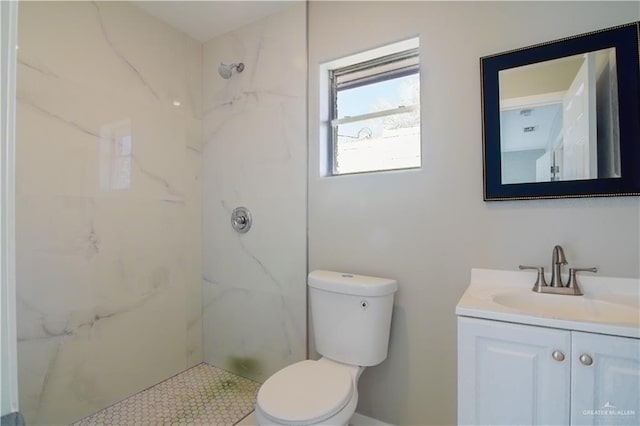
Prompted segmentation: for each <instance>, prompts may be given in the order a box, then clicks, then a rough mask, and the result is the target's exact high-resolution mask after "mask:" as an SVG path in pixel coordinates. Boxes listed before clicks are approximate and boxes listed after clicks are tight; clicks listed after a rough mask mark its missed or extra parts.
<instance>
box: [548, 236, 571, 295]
mask: <svg viewBox="0 0 640 426" xmlns="http://www.w3.org/2000/svg"><path fill="white" fill-rule="evenodd" d="M566 264H567V258H566V257H564V250H562V247H560V246H555V247H554V248H553V253H552V254H551V282H550V283H549V287H564V285H563V284H562V265H566Z"/></svg>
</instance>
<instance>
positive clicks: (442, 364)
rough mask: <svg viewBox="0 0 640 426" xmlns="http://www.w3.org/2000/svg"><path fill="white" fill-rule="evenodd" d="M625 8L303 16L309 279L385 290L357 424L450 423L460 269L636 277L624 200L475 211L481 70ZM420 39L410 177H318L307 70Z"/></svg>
mask: <svg viewBox="0 0 640 426" xmlns="http://www.w3.org/2000/svg"><path fill="white" fill-rule="evenodd" d="M639 17H640V9H639V8H638V5H637V3H634V2H626V3H619V4H613V3H611V2H602V3H597V2H588V3H577V2H566V3H565V2H553V3H542V2H540V3H538V2H532V3H524V2H499V3H481V2H478V3H460V2H442V3H441V2H407V3H401V2H370V3H367V4H366V7H364V6H363V3H361V2H311V3H310V5H309V75H310V78H309V142H310V144H309V219H308V221H309V269H310V270H313V269H317V268H327V269H336V270H342V271H350V272H355V273H365V274H372V275H380V276H386V277H393V278H397V279H398V280H399V283H400V290H399V291H398V293H397V297H396V306H395V310H394V317H393V325H392V337H391V343H390V351H389V357H388V359H387V360H386V361H385V362H384V363H382V364H381V365H379V366H377V367H372V368H369V369H367V370H366V371H365V373H364V375H363V377H362V379H361V381H360V403H359V407H358V411H359V412H361V413H363V414H366V415H369V416H372V417H375V418H378V419H380V420H384V421H387V422H391V423H394V424H453V423H455V421H456V319H455V315H454V308H455V304H456V303H457V301H458V299H459V298H460V296H461V295H462V293H463V292H464V290H465V288H466V287H467V284H468V282H469V271H470V269H471V268H473V267H483V268H497V269H511V270H513V269H516V268H517V265H518V264H519V263H530V264H540V265H547V264H548V263H549V260H550V256H551V249H552V247H553V245H554V244H562V245H563V246H564V248H565V252H566V254H567V257H568V260H569V262H570V263H571V264H573V265H579V266H595V265H597V266H598V267H599V268H600V272H599V274H601V275H603V276H620V277H637V276H638V275H639V271H638V257H639V254H640V249H639V245H640V244H639V239H640V238H639V228H640V224H639V222H640V221H639V216H640V215H639V212H640V210H639V202H638V198H636V197H629V198H602V199H572V200H541V201H518V202H493V203H486V202H483V200H482V157H481V156H482V125H481V117H480V76H479V61H478V59H479V58H480V57H481V56H485V55H489V54H492V53H497V52H501V51H505V50H509V49H514V48H518V47H522V46H527V45H530V44H533V43H538V42H543V41H548V40H552V39H556V38H560V37H565V36H569V35H573V34H578V33H582V32H586V31H590V30H595V29H599V28H604V27H608V26H612V25H616V24H620V23H625V22H629V21H632V20H637V19H639ZM416 34H418V35H419V36H420V43H421V47H420V54H421V64H422V109H421V111H422V126H423V130H422V145H423V151H422V152H423V167H422V169H420V170H411V171H401V172H385V173H375V174H364V175H353V176H340V177H332V178H321V177H320V176H319V161H320V160H319V150H320V148H319V143H318V140H319V135H318V127H319V122H318V121H319V119H318V117H319V116H320V112H319V110H318V96H319V87H318V84H319V83H318V68H319V64H320V63H322V62H325V61H328V60H332V59H335V58H339V57H342V56H346V55H350V54H353V53H355V52H359V51H363V50H366V49H370V48H373V47H377V46H380V45H384V44H387V43H389V42H393V41H397V40H401V39H404V38H408V37H410V36H415V35H416Z"/></svg>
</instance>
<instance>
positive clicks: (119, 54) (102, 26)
mask: <svg viewBox="0 0 640 426" xmlns="http://www.w3.org/2000/svg"><path fill="white" fill-rule="evenodd" d="M91 4H92V5H93V6H95V8H96V12H97V17H98V22H99V24H100V30H102V34H103V35H104V39H105V41H106V42H107V44H108V45H109V47H111V49H112V50H113V53H114V54H115V55H116V56H117V57H118V58H120V60H121V61H122V62H123V63H124V64H125V65H126V66H127V67H128V68H129V69H130V70H131V71H132V72H133V73H134V74H135V75H136V77H138V79H139V80H140V83H142V85H144V86H145V87H146V88H147V89H149V91H150V92H151V94H152V95H153V96H154V97H155V98H156V99H157V100H158V101H160V96H158V93H157V92H156V91H155V90H154V89H153V87H151V84H150V83H149V82H148V81H147V80H146V79H145V78H144V77H143V76H142V74H141V72H140V71H139V70H138V69H137V68H136V67H135V66H134V65H133V64H132V63H131V61H129V60H128V59H127V58H126V57H125V56H124V55H123V54H122V52H120V51H119V50H118V49H116V47H115V46H114V44H113V42H112V41H111V39H110V38H109V33H108V32H107V29H106V27H105V22H104V19H103V17H102V11H101V10H100V6H99V5H98V3H97V2H95V1H94V2H91Z"/></svg>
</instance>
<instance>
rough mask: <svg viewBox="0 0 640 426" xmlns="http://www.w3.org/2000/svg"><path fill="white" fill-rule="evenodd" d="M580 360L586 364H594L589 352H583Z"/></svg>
mask: <svg viewBox="0 0 640 426" xmlns="http://www.w3.org/2000/svg"><path fill="white" fill-rule="evenodd" d="M579 359H580V362H581V363H582V364H584V365H591V364H593V358H591V357H590V356H589V355H587V354H582V355H580V358H579Z"/></svg>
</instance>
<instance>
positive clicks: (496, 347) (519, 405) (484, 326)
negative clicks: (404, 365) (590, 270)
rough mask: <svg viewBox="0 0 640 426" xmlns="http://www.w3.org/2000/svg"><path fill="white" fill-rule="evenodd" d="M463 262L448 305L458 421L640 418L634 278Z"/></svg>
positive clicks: (639, 313)
mask: <svg viewBox="0 0 640 426" xmlns="http://www.w3.org/2000/svg"><path fill="white" fill-rule="evenodd" d="M578 280H579V283H580V286H581V288H582V291H583V292H584V295H583V296H569V295H558V294H540V293H535V292H533V291H531V288H532V286H533V283H534V282H535V281H536V274H535V273H528V272H516V271H497V270H486V269H473V270H472V271H471V284H470V286H469V288H468V289H467V290H466V292H465V293H464V295H463V296H462V298H461V299H460V301H459V303H458V305H457V306H456V314H457V315H458V424H461V425H471V424H474V425H487V424H491V425H498V424H508V425H514V424H532V425H533V424H539V425H554V424H558V425H576V424H579V425H584V424H588V425H595V424H622V425H631V424H640V309H639V305H640V294H639V292H640V280H637V279H625V278H606V277H597V276H596V277H592V276H588V277H587V276H584V277H582V276H581V277H579V278H578Z"/></svg>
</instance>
